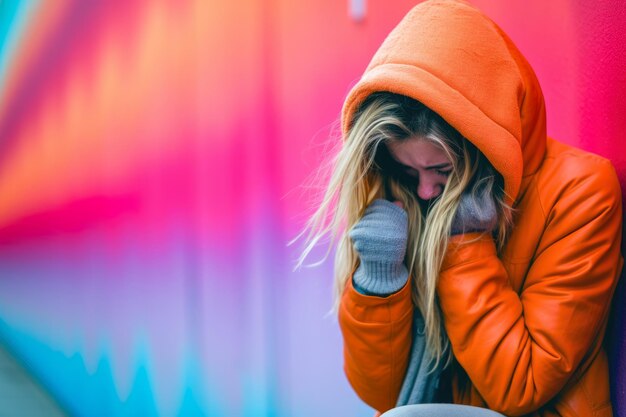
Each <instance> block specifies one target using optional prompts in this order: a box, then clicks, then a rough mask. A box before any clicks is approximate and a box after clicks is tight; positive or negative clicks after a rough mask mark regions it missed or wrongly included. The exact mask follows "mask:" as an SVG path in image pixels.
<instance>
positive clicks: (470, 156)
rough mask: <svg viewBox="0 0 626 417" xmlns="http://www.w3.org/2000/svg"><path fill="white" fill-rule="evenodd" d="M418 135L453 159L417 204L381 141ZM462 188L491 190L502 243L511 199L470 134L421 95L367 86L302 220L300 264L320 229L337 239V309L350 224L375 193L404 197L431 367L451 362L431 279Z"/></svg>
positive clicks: (348, 259)
mask: <svg viewBox="0 0 626 417" xmlns="http://www.w3.org/2000/svg"><path fill="white" fill-rule="evenodd" d="M416 135H418V136H420V137H422V138H424V139H425V140H429V141H432V142H433V143H435V144H437V145H438V146H440V147H441V148H442V149H443V151H444V152H445V153H446V155H447V156H448V158H449V160H450V162H451V164H452V166H453V168H452V171H451V173H450V176H449V178H448V182H447V184H446V186H445V187H444V189H443V192H442V193H441V195H440V196H439V197H438V198H437V200H436V203H434V204H432V205H431V206H430V208H429V209H427V210H424V209H423V208H422V207H420V202H419V199H418V197H417V195H416V187H415V186H414V184H411V183H410V182H407V181H405V178H403V177H402V175H401V173H400V172H399V171H398V170H395V169H394V164H393V162H392V160H391V158H390V157H389V154H388V151H387V146H386V143H388V142H389V141H402V140H408V139H410V138H412V137H415V136H416ZM466 190H467V191H469V192H471V193H484V192H488V193H491V194H492V195H493V196H494V200H495V201H496V211H497V215H498V221H497V226H496V228H495V230H494V237H495V238H496V242H497V244H498V248H499V249H501V248H502V246H503V245H504V242H505V239H506V236H507V231H508V229H509V225H510V224H511V216H512V209H511V207H509V206H508V205H507V204H505V202H504V191H503V190H504V183H503V179H502V176H501V175H500V174H499V173H498V172H497V171H495V169H493V167H492V166H491V164H490V163H489V161H488V160H487V159H486V158H485V156H484V155H483V154H482V153H481V152H480V151H478V149H477V148H476V147H475V146H473V145H472V144H471V142H469V141H467V140H465V139H464V138H463V137H462V136H461V134H460V133H459V132H457V131H456V130H455V129H454V128H453V127H452V126H450V125H449V124H448V123H447V122H446V121H445V120H444V119H443V118H441V117H440V116H439V115H438V114H436V113H435V112H433V111H432V110H430V109H428V108H427V107H426V106H424V105H423V104H421V103H420V102H418V101H416V100H413V99H411V98H408V97H405V96H401V95H397V94H392V93H387V92H380V93H375V94H372V95H370V96H369V97H368V98H367V100H365V102H364V103H363V104H362V105H361V106H360V108H359V110H358V111H357V113H356V115H355V117H354V120H353V123H352V126H351V128H350V130H349V132H348V133H347V136H346V138H345V142H344V143H343V146H342V148H341V150H340V151H339V153H338V154H337V156H336V158H335V161H334V167H333V172H332V175H331V177H330V181H329V184H328V186H327V188H326V191H325V194H324V196H323V198H322V201H321V203H320V204H319V206H318V208H317V210H316V211H315V213H314V214H313V216H312V217H311V218H310V219H309V221H308V223H307V225H306V228H305V231H307V230H308V234H307V238H306V245H305V249H304V251H303V252H302V254H301V256H300V258H299V260H298V266H300V265H302V263H303V261H304V259H305V258H306V256H307V255H308V254H309V253H310V252H311V250H312V249H313V247H314V246H315V245H316V244H317V243H318V242H319V241H320V239H321V238H322V237H324V236H330V240H331V244H332V243H335V242H337V243H338V245H337V251H336V257H335V268H334V275H335V310H337V307H338V305H339V302H340V300H341V296H342V294H343V291H344V289H345V286H346V283H347V282H348V280H349V279H350V277H351V276H352V274H353V272H354V271H355V269H356V268H357V267H358V264H359V257H358V254H357V253H356V251H355V250H354V248H353V246H352V242H351V241H350V238H349V236H348V233H347V231H348V230H350V228H351V227H352V226H354V225H355V224H356V223H357V222H358V221H359V219H360V218H361V217H362V215H363V212H364V211H365V208H366V207H367V206H368V205H369V204H370V203H371V202H372V201H373V200H375V199H377V198H384V199H388V200H391V201H394V200H399V201H401V202H402V203H403V205H404V209H405V210H406V211H407V213H408V218H409V232H408V233H409V234H408V245H407V246H408V247H407V253H406V257H405V264H406V267H407V269H408V271H409V275H410V276H411V277H412V278H411V279H412V299H413V303H414V305H415V306H416V307H417V308H418V309H419V310H420V312H421V313H422V316H423V317H424V321H425V333H426V338H427V346H428V351H429V353H430V359H431V364H432V368H433V369H434V368H435V367H437V366H438V364H439V362H440V361H441V360H444V361H445V362H446V363H448V361H449V360H450V359H451V354H450V349H448V345H449V341H448V338H447V336H446V333H445V331H444V329H443V320H442V315H441V311H440V309H439V305H438V301H437V293H436V286H437V279H438V276H439V273H440V270H441V266H442V263H443V259H444V256H445V253H446V248H447V245H448V237H449V235H450V229H451V226H452V220H453V217H454V214H455V213H456V211H457V207H458V205H459V201H460V198H461V195H462V193H463V192H464V191H465V192H466ZM303 233H304V232H303Z"/></svg>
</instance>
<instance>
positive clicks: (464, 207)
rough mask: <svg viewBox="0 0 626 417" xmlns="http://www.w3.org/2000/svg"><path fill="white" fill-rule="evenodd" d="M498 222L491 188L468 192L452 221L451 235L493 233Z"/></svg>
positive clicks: (464, 194)
mask: <svg viewBox="0 0 626 417" xmlns="http://www.w3.org/2000/svg"><path fill="white" fill-rule="evenodd" d="M497 222H498V213H497V211H496V204H495V201H494V198H493V195H492V194H491V187H480V188H478V189H477V190H466V191H464V192H463V194H462V195H461V201H460V202H459V208H458V209H457V211H456V213H455V215H454V218H453V219H452V228H451V230H450V234H451V235H461V234H463V233H471V232H491V231H492V230H493V229H495V227H496V225H497Z"/></svg>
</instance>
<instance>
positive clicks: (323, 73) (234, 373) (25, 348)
mask: <svg viewBox="0 0 626 417" xmlns="http://www.w3.org/2000/svg"><path fill="white" fill-rule="evenodd" d="M354 1H357V0H354ZM361 1H362V2H364V3H365V5H366V12H365V17H364V19H363V20H362V21H359V22H356V21H354V20H353V19H352V18H351V17H350V14H349V5H350V3H351V1H350V0H319V1H292V0H269V1H265V2H261V1H258V0H240V1H238V2H232V1H228V0H215V1H204V0H195V1H192V0H189V1H165V0H161V1H158V0H150V1H147V0H144V1H139V0H137V1H134V2H124V1H111V2H95V1H94V2H91V1H84V0H65V1H59V2H18V1H7V2H4V3H3V5H4V4H6V5H7V6H6V7H5V8H2V7H0V39H2V42H0V339H1V341H2V342H3V343H6V344H7V345H10V346H11V348H12V349H13V351H14V352H15V353H16V354H17V355H18V356H19V357H20V358H21V359H22V360H23V362H24V363H26V364H27V365H28V366H29V368H30V369H31V371H33V374H34V375H36V376H37V377H38V378H39V379H40V380H41V381H42V382H43V383H44V384H45V385H47V386H48V388H49V389H50V390H51V391H52V392H53V394H54V395H55V396H56V397H57V398H58V399H59V400H60V401H61V402H62V403H63V404H64V405H65V406H66V408H67V409H68V410H70V411H71V412H73V414H76V415H94V414H95V415H97V414H99V413H101V412H102V410H106V413H107V415H111V416H114V415H195V414H193V413H194V412H197V414H200V415H229V416H238V415H245V416H261V415H274V416H292V415H298V416H302V417H306V416H319V415H368V412H369V411H371V410H368V409H367V407H366V406H365V405H363V403H362V402H361V401H360V400H359V399H358V398H357V397H356V395H355V394H354V392H353V391H352V389H351V388H350V387H349V386H348V383H347V381H346V380H345V377H344V375H343V371H342V357H341V355H342V352H341V336H340V333H339V329H338V327H337V324H336V321H334V320H333V319H332V318H328V317H326V313H327V312H328V310H329V309H330V307H331V303H332V301H331V286H332V285H331V281H332V267H331V265H330V262H326V263H325V264H324V265H322V266H320V267H318V268H311V269H303V270H301V271H298V272H292V271H291V267H292V266H293V264H294V260H295V259H296V257H297V255H298V250H299V248H298V247H297V246H294V247H289V248H287V247H286V245H285V244H286V242H287V241H288V240H290V239H291V238H293V237H294V235H295V234H296V233H297V232H298V231H300V229H301V227H302V225H303V222H304V219H305V216H306V213H308V211H309V209H310V207H311V204H310V203H311V198H310V197H311V190H310V189H307V188H302V185H303V184H306V183H307V180H308V179H310V176H311V173H313V172H315V170H316V168H317V167H318V165H319V164H320V162H321V161H322V160H323V159H324V158H325V156H326V154H325V152H324V150H325V149H326V148H328V146H329V144H330V145H332V144H334V143H337V140H338V139H337V138H336V129H335V127H336V122H337V119H338V117H339V112H340V109H341V104H342V101H343V99H344V97H345V95H346V93H347V92H348V90H349V88H350V86H352V85H353V84H354V83H355V82H356V80H357V79H358V78H359V76H360V75H361V73H362V71H363V70H364V68H365V66H366V65H367V63H368V61H369V59H370V58H371V56H372V54H373V53H374V51H375V50H376V49H377V48H378V46H379V45H380V43H381V42H382V40H383V39H384V37H385V36H386V34H387V33H388V32H389V31H390V30H391V28H392V27H393V26H394V25H395V24H396V23H397V22H398V21H399V20H400V19H401V18H402V16H403V15H404V14H405V13H406V12H407V11H408V10H409V9H410V8H411V7H412V6H413V5H414V4H415V3H417V1H416V0H411V1H409V0H394V1H388V0H361ZM27 3H28V4H27ZM474 3H475V4H476V5H478V6H479V7H481V8H482V9H483V10H484V11H485V12H486V13H487V14H488V15H490V16H492V18H493V19H494V20H495V21H496V22H498V23H499V24H500V25H501V26H502V27H503V29H504V30H505V31H506V32H508V33H509V34H510V36H511V37H512V38H513V39H514V40H515V41H516V42H517V44H518V46H519V48H520V49H521V50H522V51H523V52H524V53H525V55H526V57H527V58H528V60H529V61H530V63H531V64H532V65H533V67H534V68H535V70H536V73H537V76H538V78H539V80H540V82H541V83H542V86H543V90H544V93H545V97H546V101H547V111H548V131H549V133H550V134H551V135H553V136H554V137H556V138H557V139H559V140H562V141H564V142H567V143H570V144H573V145H576V146H580V147H582V148H584V149H587V150H590V151H594V152H597V153H599V154H601V155H604V156H606V157H608V158H610V159H611V160H612V161H613V162H614V164H615V166H616V168H617V170H618V174H619V176H620V178H621V181H622V184H624V185H626V152H625V148H624V145H622V143H621V138H622V136H623V132H625V131H626V117H624V114H626V100H625V99H624V97H626V71H625V69H626V54H625V53H624V47H625V45H626V2H624V1H622V0H597V1H588V0H569V1H568V0H549V1H545V0H507V1H502V0H474ZM7 10H14V11H15V10H16V12H15V13H14V14H12V12H11V13H9V12H7ZM5 29H6V33H8V34H9V36H7V37H6V38H2V36H4V33H5V31H4V30H5ZM5 40H6V42H4V41H5ZM3 42H4V43H3ZM621 305H626V303H622V304H621ZM621 313H622V315H626V311H622V312H621ZM616 340H617V342H616V343H617V344H616V346H618V348H621V349H622V351H626V346H625V344H624V340H623V339H619V338H618V339H616ZM619 343H621V344H619ZM618 359H619V358H618ZM616 363H617V366H616V368H615V369H617V368H619V366H624V365H623V362H616ZM625 386H626V384H625V383H624V382H623V379H622V385H619V386H618V385H616V387H617V388H616V389H618V390H619V389H622V391H621V392H623V389H624V387H625ZM619 398H626V394H624V395H622V396H621V397H619Z"/></svg>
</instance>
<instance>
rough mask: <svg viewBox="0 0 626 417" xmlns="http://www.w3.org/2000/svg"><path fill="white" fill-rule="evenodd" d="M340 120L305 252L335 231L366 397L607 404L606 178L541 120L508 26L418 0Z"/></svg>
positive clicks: (609, 173)
mask: <svg viewBox="0 0 626 417" xmlns="http://www.w3.org/2000/svg"><path fill="white" fill-rule="evenodd" d="M342 129H343V134H344V140H345V142H344V144H343V148H342V149H341V151H340V153H339V155H338V156H337V160H336V166H335V171H334V173H333V176H332V178H331V181H330V184H329V187H328V190H327V192H326V195H325V198H324V200H323V202H322V204H321V205H320V207H319V208H318V210H317V212H316V214H315V215H314V216H313V217H312V219H311V222H310V224H309V226H310V231H311V235H310V236H309V243H310V244H309V246H308V247H307V251H305V254H304V255H306V253H308V251H309V250H310V249H311V247H312V245H313V244H315V243H316V242H317V241H319V238H320V237H321V236H322V235H325V234H326V233H331V234H332V236H336V237H338V240H339V245H338V249H337V256H336V262H335V264H336V265H335V275H336V287H337V294H338V297H337V299H338V304H339V306H338V310H339V321H340V325H341V329H342V332H343V336H344V350H345V371H346V374H347V376H348V379H349V381H350V383H351V384H352V386H353V388H354V389H355V391H356V392H357V394H358V395H359V396H360V397H361V398H362V399H363V400H364V401H365V402H366V403H368V404H369V405H371V406H372V407H373V408H375V409H376V410H378V411H379V412H385V411H387V410H389V409H391V408H393V407H394V406H396V405H403V404H411V403H419V402H424V401H427V402H429V401H446V400H447V401H450V402H452V403H455V404H466V405H473V406H478V407H483V408H489V409H491V410H495V411H498V412H501V413H503V414H505V415H535V416H587V415H589V416H591V415H594V416H611V415H612V410H611V402H610V394H609V386H608V368H607V358H606V353H605V351H604V349H603V347H602V339H603V336H604V331H605V327H606V322H607V318H608V313H609V306H610V301H611V297H612V294H613V291H614V288H615V285H616V283H617V279H618V276H619V273H620V271H621V267H622V264H623V260H622V257H621V255H620V240H621V218H622V214H621V209H622V208H621V194H620V188H619V183H618V181H617V177H616V175H615V172H614V169H613V167H612V166H611V164H610V162H609V161H607V160H605V159H603V158H601V157H598V156H596V155H592V154H589V153H586V152H583V151H581V150H578V149H574V148H572V147H569V146H567V145H564V144H561V143H559V142H557V141H556V140H554V139H552V138H548V137H547V135H546V123H545V109H544V101H543V96H542V93H541V89H540V87H539V84H538V82H537V79H536V77H535V75H534V73H533V71H532V69H531V68H530V66H529V65H528V63H527V62H526V60H525V59H524V58H523V56H522V55H521V54H520V52H519V51H518V50H517V48H516V47H515V46H514V45H513V43H512V42H511V41H510V40H509V38H508V37H507V36H506V35H505V34H504V33H503V32H502V31H501V30H500V29H499V28H498V27H497V26H496V25H495V24H494V23H493V22H492V21H491V20H489V19H488V18H487V17H486V16H484V15H483V14H482V13H481V12H480V11H478V10H476V9H475V8H474V7H472V6H470V5H469V4H467V3H465V2H461V1H453V0H431V1H427V2H424V3H422V4H420V5H418V6H416V7H415V8H414V9H413V10H411V11H410V12H409V14H408V15H407V16H406V17H405V18H404V19H403V20H402V21H401V22H400V23H399V25H398V26H397V27H396V28H395V29H394V30H393V31H392V32H391V34H390V35H389V36H388V37H387V39H386V40H385V41H384V43H383V44H382V46H381V47H380V49H379V50H378V51H377V53H376V54H375V55H374V57H373V59H372V61H371V63H370V64H369V66H368V67H367V69H366V72H365V74H364V75H363V77H362V78H361V80H360V81H359V82H358V83H357V84H356V85H355V86H354V87H353V88H352V90H351V91H350V93H349V95H348V97H347V99H346V101H345V103H344V108H343V113H342ZM328 216H330V219H331V220H330V221H329V222H327V221H326V219H328V218H329V217H328ZM448 385H449V386H448ZM446 397H448V398H447V399H446ZM397 415H399V414H397Z"/></svg>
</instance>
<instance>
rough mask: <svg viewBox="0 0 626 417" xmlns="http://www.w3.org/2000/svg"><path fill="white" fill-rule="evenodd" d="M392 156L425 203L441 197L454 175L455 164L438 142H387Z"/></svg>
mask: <svg viewBox="0 0 626 417" xmlns="http://www.w3.org/2000/svg"><path fill="white" fill-rule="evenodd" d="M387 149H388V150H389V153H390V154H391V157H392V158H393V159H395V161H396V162H397V163H398V164H399V165H400V169H401V170H402V171H403V172H404V173H405V174H406V175H408V176H410V177H412V178H413V179H414V180H415V183H416V184H417V185H416V187H417V190H416V191H417V195H418V197H419V198H420V199H422V200H424V201H428V200H431V199H433V198H436V197H438V196H439V195H440V194H441V193H442V192H443V188H444V187H445V186H446V183H447V182H448V176H449V175H450V172H452V162H451V161H450V159H449V158H448V156H447V155H446V153H445V151H444V150H443V149H442V148H441V147H440V146H439V145H437V144H436V143H433V142H432V141H430V140H427V139H424V138H423V137H421V136H412V137H410V138H409V139H405V140H402V141H398V140H392V141H389V142H388V143H387Z"/></svg>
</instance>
